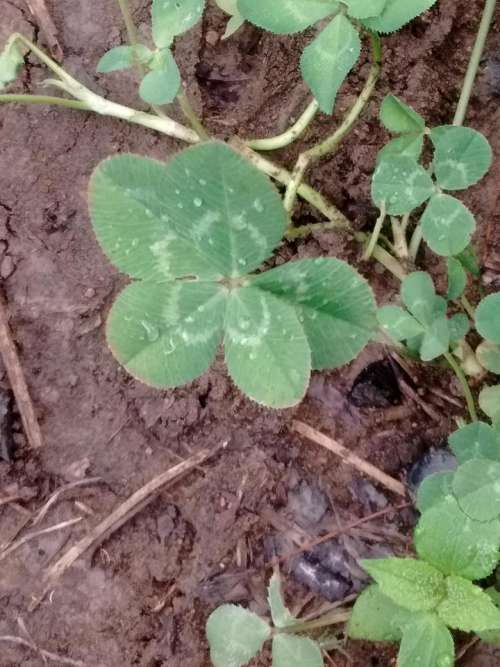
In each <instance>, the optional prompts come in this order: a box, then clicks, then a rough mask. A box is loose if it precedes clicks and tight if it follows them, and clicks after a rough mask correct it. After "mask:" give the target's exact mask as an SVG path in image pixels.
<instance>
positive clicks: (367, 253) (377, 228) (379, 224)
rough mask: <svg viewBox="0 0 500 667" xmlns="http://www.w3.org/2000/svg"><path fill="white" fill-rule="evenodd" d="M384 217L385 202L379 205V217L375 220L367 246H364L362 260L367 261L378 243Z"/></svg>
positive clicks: (385, 214)
mask: <svg viewBox="0 0 500 667" xmlns="http://www.w3.org/2000/svg"><path fill="white" fill-rule="evenodd" d="M386 216H387V213H386V209H385V202H382V204H381V205H380V215H379V216H378V218H377V222H376V223H375V227H374V228H373V232H372V235H371V237H370V240H369V241H368V245H367V246H366V250H365V252H364V255H363V259H364V260H365V261H368V260H369V259H370V257H371V256H372V254H373V250H374V248H375V246H376V245H377V243H378V240H379V237H380V233H381V231H382V227H383V225H384V222H385V218H386Z"/></svg>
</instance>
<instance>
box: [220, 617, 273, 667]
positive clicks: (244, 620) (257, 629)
mask: <svg viewBox="0 0 500 667" xmlns="http://www.w3.org/2000/svg"><path fill="white" fill-rule="evenodd" d="M270 637H271V628H270V627H269V625H268V624H267V623H266V622H265V621H263V620H262V619H261V618H259V617H258V616H257V615H256V614H254V613H252V612H251V611H248V610H247V609H243V608H242V607H237V606H236V605H232V604H224V605H222V606H221V607H218V609H216V610H215V611H214V612H212V613H211V614H210V616H209V618H208V621H207V639H208V643H209V645H210V658H211V660H212V663H213V665H214V667H242V665H245V664H246V663H247V662H248V661H249V660H251V659H252V658H253V657H254V656H255V655H257V653H258V652H259V651H260V649H261V648H262V645H263V644H264V642H265V641H266V640H267V639H269V638H270Z"/></svg>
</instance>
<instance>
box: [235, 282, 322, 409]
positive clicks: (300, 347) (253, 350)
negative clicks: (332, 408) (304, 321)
mask: <svg viewBox="0 0 500 667" xmlns="http://www.w3.org/2000/svg"><path fill="white" fill-rule="evenodd" d="M285 341H286V345H284V342H285ZM224 349H225V357H226V364H227V367H228V370H229V373H230V375H231V377H232V378H233V380H234V382H235V383H236V385H237V386H238V387H239V388H240V389H241V390H242V391H243V392H245V394H247V395H248V396H250V398H252V399H253V400H254V401H256V402H257V403H262V404H264V405H268V406H270V407H275V408H286V407H290V406H292V405H295V404H296V403H298V402H300V401H301V400H302V398H303V397H304V395H305V392H306V389H307V385H308V382H309V376H310V373H311V351H310V348H309V345H308V342H307V338H306V335H305V333H304V329H303V328H302V326H301V324H300V322H299V318H298V317H297V314H296V312H295V309H294V308H293V306H290V305H288V304H287V303H285V302H284V301H282V300H281V299H278V298H277V297H275V296H273V295H272V294H269V293H266V292H265V291H264V290H260V289H257V288H255V287H242V288H241V289H238V290H233V291H232V292H231V294H230V297H229V301H228V310H227V315H226V333H225V337H224Z"/></svg>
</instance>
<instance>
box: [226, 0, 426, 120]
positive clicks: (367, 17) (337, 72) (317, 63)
mask: <svg viewBox="0 0 500 667" xmlns="http://www.w3.org/2000/svg"><path fill="white" fill-rule="evenodd" d="M435 1H436V0H410V1H409V2H407V1H405V3H404V5H405V7H404V8H401V6H399V7H396V4H395V3H393V1H392V0H389V1H387V0H346V2H345V3H340V2H338V1H337V0H281V2H279V3H278V2H269V0H238V10H239V13H240V15H241V16H242V17H243V18H244V19H246V20H247V21H250V22H251V23H253V24H255V25H257V26H259V27H260V28H264V29H266V30H269V31H271V32H274V33H276V34H290V33H294V32H300V31H302V30H304V29H306V28H309V27H311V26H313V25H314V24H315V23H317V22H318V21H319V20H321V19H326V18H327V17H332V19H331V21H330V22H329V23H328V25H327V26H326V27H325V28H324V29H323V30H322V31H320V33H319V35H318V36H317V37H315V39H313V41H312V42H311V44H310V45H309V46H308V47H307V48H306V49H305V51H304V53H303V56H302V59H301V70H302V76H303V79H304V81H305V82H306V83H307V85H308V86H309V88H310V89H311V91H312V93H313V95H314V96H315V98H316V99H317V101H318V103H319V106H320V108H321V110H322V111H324V112H325V113H329V114H330V113H332V110H333V106H334V104H335V98H336V96H337V92H338V90H339V88H340V86H341V84H342V83H343V81H344V80H345V78H346V76H347V75H348V74H349V72H350V71H351V70H352V68H353V66H354V65H355V63H356V62H357V60H358V58H359V55H360V51H361V44H360V38H359V31H358V28H357V27H356V26H355V25H354V24H353V22H352V20H351V19H355V20H358V19H362V20H363V23H364V24H365V25H366V26H367V27H368V28H369V29H370V30H372V31H373V32H392V31H394V30H398V29H399V28H401V27H402V26H403V25H405V23H407V22H408V21H411V19H413V18H415V17H416V16H418V15H419V14H421V13H422V12H423V11H425V10H426V9H428V8H429V7H431V6H432V5H433V4H434V2H435ZM399 4H401V3H399ZM344 5H346V6H347V12H346V13H344V9H343V8H344Z"/></svg>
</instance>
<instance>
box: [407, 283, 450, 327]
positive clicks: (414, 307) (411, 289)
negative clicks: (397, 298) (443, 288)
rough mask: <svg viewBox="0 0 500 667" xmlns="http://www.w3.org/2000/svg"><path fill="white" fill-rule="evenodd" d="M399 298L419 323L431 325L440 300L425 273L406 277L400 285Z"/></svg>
mask: <svg viewBox="0 0 500 667" xmlns="http://www.w3.org/2000/svg"><path fill="white" fill-rule="evenodd" d="M401 298H402V299H403V303H404V304H405V306H406V307H407V308H408V310H409V311H410V313H412V315H414V316H415V317H416V318H417V320H418V321H419V322H421V323H422V324H424V325H427V326H430V325H431V324H432V323H433V321H434V319H435V316H436V314H437V308H438V304H440V303H441V300H440V298H439V297H436V290H435V288H434V283H433V282H432V278H431V276H430V275H429V274H428V273H427V272H425V271H414V272H413V273H410V274H409V275H408V276H406V277H405V278H404V279H403V282H402V283H401Z"/></svg>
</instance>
